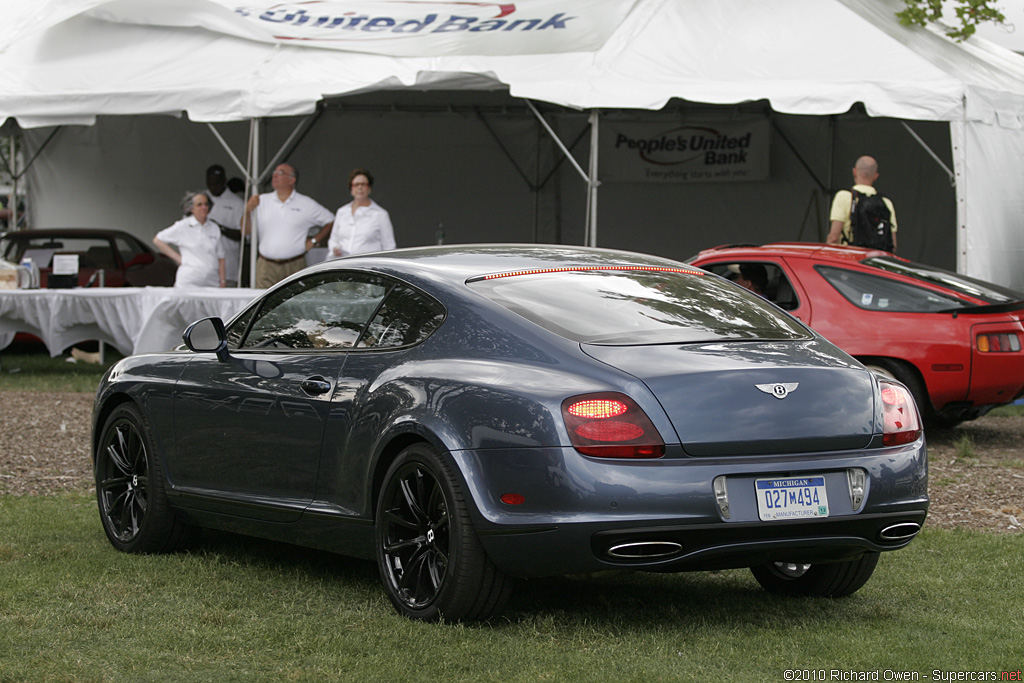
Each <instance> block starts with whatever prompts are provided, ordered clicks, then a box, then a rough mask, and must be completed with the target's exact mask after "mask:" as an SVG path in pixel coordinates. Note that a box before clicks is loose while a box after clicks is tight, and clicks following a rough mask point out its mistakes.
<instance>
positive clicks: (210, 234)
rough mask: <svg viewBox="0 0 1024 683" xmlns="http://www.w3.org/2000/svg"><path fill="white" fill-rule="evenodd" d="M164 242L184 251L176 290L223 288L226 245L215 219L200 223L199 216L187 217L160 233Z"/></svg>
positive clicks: (157, 235)
mask: <svg viewBox="0 0 1024 683" xmlns="http://www.w3.org/2000/svg"><path fill="white" fill-rule="evenodd" d="M156 237H157V239H158V240H160V241H161V242H167V243H168V244H173V245H174V246H176V247H177V248H178V251H179V252H181V265H180V266H178V272H177V273H176V274H175V275H174V286H175V287H218V286H220V259H222V258H224V243H223V242H222V241H221V235H220V228H218V227H217V224H216V223H214V222H213V221H211V220H207V221H206V223H203V224H200V223H199V221H198V220H196V217H195V216H185V217H184V218H182V219H181V220H180V221H178V222H177V223H175V224H174V225H172V226H170V227H167V228H164V229H163V230H161V231H160V232H158V233H157V234H156Z"/></svg>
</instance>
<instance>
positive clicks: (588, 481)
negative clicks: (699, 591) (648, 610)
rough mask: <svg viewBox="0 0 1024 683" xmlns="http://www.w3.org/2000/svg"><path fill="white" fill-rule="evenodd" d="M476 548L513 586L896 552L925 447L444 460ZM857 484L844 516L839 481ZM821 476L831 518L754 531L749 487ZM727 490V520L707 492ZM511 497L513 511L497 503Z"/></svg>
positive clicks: (920, 486)
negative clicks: (623, 572) (516, 581)
mask: <svg viewBox="0 0 1024 683" xmlns="http://www.w3.org/2000/svg"><path fill="white" fill-rule="evenodd" d="M452 455H453V457H454V458H455V459H456V461H457V463H458V465H459V470H460V472H461V473H462V475H463V477H464V480H465V484H466V488H467V490H468V491H469V492H470V498H471V500H472V502H473V505H472V506H471V510H472V511H473V514H474V523H475V525H476V528H477V530H478V532H479V535H480V538H481V542H482V543H483V545H484V547H485V549H486V550H487V552H488V554H489V556H490V557H491V559H492V560H493V561H494V562H495V563H496V564H497V565H498V566H499V567H500V568H501V569H502V570H504V571H505V572H507V573H509V574H511V575H514V576H549V575H557V574H569V573H581V572H593V571H601V570H607V569H612V568H634V569H644V570H651V571H690V570H706V569H721V568H730V567H746V566H753V565H757V564H761V563H764V562H768V561H788V562H811V563H813V562H826V561H840V560H844V559H851V558H855V557H857V556H859V555H861V554H863V553H864V552H881V551H888V550H896V549H899V548H902V547H904V546H906V545H907V544H908V543H910V541H911V540H912V539H913V537H914V536H915V535H916V533H917V531H918V530H919V529H920V527H921V525H922V524H923V523H924V520H925V517H926V515H927V510H928V494H927V457H926V452H925V446H924V442H923V440H920V441H918V442H915V443H913V444H908V445H906V446H900V447H896V448H887V449H865V450H858V451H851V452H843V453H837V454H827V455H822V454H801V455H792V456H777V455H774V456H771V457H748V456H744V457H731V458H726V457H722V458H714V459H709V458H700V459H697V458H687V457H677V458H673V457H671V454H670V455H669V456H667V457H666V458H664V459H660V460H657V461H645V462H624V461H619V460H600V459H594V458H587V457H584V456H580V455H579V454H578V453H576V452H575V451H574V450H573V449H571V448H568V449H561V448H554V449H510V450H502V449H495V450H481V451H459V452H455V453H453V454H452ZM851 468H857V469H861V470H863V471H864V472H866V474H867V485H866V490H865V494H864V498H863V501H862V502H861V503H860V504H859V505H858V506H857V507H856V508H854V506H853V503H852V500H851V496H850V493H849V485H848V481H847V474H846V472H847V470H848V469H851ZM811 474H814V475H822V476H824V477H825V482H826V488H827V493H828V503H829V516H828V517H824V518H811V519H800V520H785V521H761V520H760V519H759V517H758V512H757V503H756V492H755V486H754V481H755V480H756V479H757V478H760V477H777V476H792V475H801V476H804V475H811ZM720 476H723V477H725V478H726V481H727V484H728V491H729V507H730V516H729V518H725V517H724V516H723V514H722V512H721V510H720V508H719V506H718V503H717V502H716V499H715V493H714V489H713V485H712V482H713V480H714V479H715V477H720ZM506 493H514V494H519V495H520V496H522V498H523V499H524V502H523V503H522V504H520V505H507V504H505V503H502V502H501V500H500V499H501V496H502V495H504V494H506Z"/></svg>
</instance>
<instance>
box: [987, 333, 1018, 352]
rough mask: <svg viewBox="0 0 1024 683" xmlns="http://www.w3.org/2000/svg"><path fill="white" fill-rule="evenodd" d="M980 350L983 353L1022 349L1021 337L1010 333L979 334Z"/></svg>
mask: <svg viewBox="0 0 1024 683" xmlns="http://www.w3.org/2000/svg"><path fill="white" fill-rule="evenodd" d="M978 350H979V351H981V352H982V353H1009V352H1014V351H1020V339H1018V338H1017V335H1015V334H1013V333H1012V332H1010V333H1003V334H979V335H978Z"/></svg>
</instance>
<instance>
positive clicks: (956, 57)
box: [0, 0, 1024, 289]
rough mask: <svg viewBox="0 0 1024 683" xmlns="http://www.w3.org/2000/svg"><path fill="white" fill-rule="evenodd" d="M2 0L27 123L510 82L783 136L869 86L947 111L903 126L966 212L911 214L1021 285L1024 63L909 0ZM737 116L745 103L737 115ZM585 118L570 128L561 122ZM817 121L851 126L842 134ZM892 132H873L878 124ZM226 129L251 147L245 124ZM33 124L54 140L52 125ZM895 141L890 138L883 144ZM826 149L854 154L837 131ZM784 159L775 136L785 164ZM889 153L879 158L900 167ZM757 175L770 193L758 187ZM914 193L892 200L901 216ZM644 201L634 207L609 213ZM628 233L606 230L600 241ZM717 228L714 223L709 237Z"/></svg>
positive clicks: (874, 102) (303, 106) (1, 76)
mask: <svg viewBox="0 0 1024 683" xmlns="http://www.w3.org/2000/svg"><path fill="white" fill-rule="evenodd" d="M5 4H8V5H11V7H8V8H5V13H6V18H7V21H6V24H5V27H4V31H5V32H4V34H3V35H2V38H0V119H4V118H15V119H16V120H17V122H18V123H19V124H20V126H21V127H22V128H23V129H33V128H44V127H50V126H55V125H65V124H93V123H96V122H97V121H100V122H101V123H102V122H103V120H104V119H103V117H105V116H108V115H140V114H174V115H178V114H180V112H185V113H186V115H187V118H188V120H189V121H192V122H227V121H245V120H251V119H256V118H260V117H287V116H296V115H303V114H310V113H312V112H314V111H316V110H317V105H318V103H322V102H324V101H325V100H330V99H331V98H336V97H340V96H348V97H351V96H358V95H360V94H362V93H372V92H381V91H409V90H445V91H452V90H479V91H483V90H490V89H503V88H507V91H508V93H509V95H511V97H513V98H524V99H527V100H535V101H538V102H546V103H553V104H557V105H563V106H565V107H568V108H570V110H569V111H568V112H567V113H566V114H565V115H564V118H565V119H571V118H572V114H571V111H572V110H584V111H588V112H591V111H603V110H614V112H613V113H612V114H610V115H609V117H610V118H612V119H614V118H615V116H616V115H620V114H621V113H622V112H623V111H627V110H631V109H639V110H652V111H655V110H661V109H662V108H663V107H665V105H666V104H670V103H678V102H679V101H685V102H688V103H706V104H712V105H736V104H740V103H751V102H755V103H756V102H761V101H763V102H766V103H767V105H769V106H770V109H771V111H772V112H773V113H775V114H779V115H784V117H788V118H783V119H782V120H781V123H780V122H779V121H778V120H775V119H773V125H774V126H775V127H776V130H777V131H780V132H781V130H783V129H785V128H786V126H787V125H790V124H793V123H794V122H797V121H799V122H801V123H802V122H803V121H804V119H803V118H801V117H828V116H838V115H844V114H845V113H846V112H849V111H850V110H851V108H852V107H854V105H855V104H856V103H863V109H864V111H865V112H866V114H867V115H869V116H871V117H878V118H877V119H875V120H878V121H883V120H889V121H893V120H903V121H910V122H916V121H919V122H941V126H942V129H943V130H948V135H946V136H945V138H946V139H945V140H944V141H941V142H940V145H938V146H942V144H941V143H944V144H945V145H948V147H945V148H944V149H938V150H937V149H936V147H937V146H936V145H935V144H934V142H933V141H932V140H931V138H934V137H935V135H934V128H933V127H932V126H934V125H935V124H911V125H910V129H909V130H908V131H907V133H906V137H907V138H908V139H909V137H910V136H911V134H915V131H916V134H917V136H918V137H922V138H925V139H926V141H927V142H928V143H929V144H928V147H929V148H930V149H931V150H932V152H931V154H933V155H934V157H936V159H937V160H938V162H939V163H943V162H945V161H947V159H948V160H951V162H952V169H949V174H950V175H951V176H952V177H953V178H954V179H955V195H953V198H954V201H955V216H956V218H955V228H953V229H950V228H949V227H946V226H935V225H927V224H923V223H919V224H918V225H917V226H915V227H916V230H918V231H919V233H920V234H922V235H924V236H925V237H931V238H932V239H946V240H948V241H950V242H952V243H955V252H956V254H955V264H956V266H957V268H958V270H960V271H961V272H965V273H967V274H970V275H975V276H979V277H983V278H986V279H991V280H994V281H997V282H1001V283H1004V284H1007V285H1011V286H1014V287H1016V288H1018V289H1024V272H1022V271H1021V269H1019V268H1018V264H1019V263H1020V257H1021V253H1022V249H1024V234H1022V231H1020V230H1017V229H1016V224H1015V222H1016V218H1017V216H1019V215H1020V214H1021V212H1020V206H1019V204H1020V203H1021V200H1020V199H1018V197H1020V196H1021V194H1022V193H1021V189H1022V186H1024V182H1022V181H1024V168H1022V166H1021V164H1020V163H1019V161H1018V160H1019V159H1021V158H1022V155H1024V125H1022V124H1024V106H1022V105H1024V59H1022V58H1021V57H1019V56H1017V55H1015V54H1013V53H1011V52H1009V51H1006V50H1003V49H1001V48H998V47H996V46H994V45H991V44H989V43H986V42H984V41H978V40H974V39H972V40H970V41H968V42H967V43H964V44H957V43H954V42H952V41H950V40H949V39H947V38H945V37H944V36H942V35H941V32H940V31H937V30H925V29H919V28H913V27H903V26H901V25H899V22H898V21H897V19H896V18H895V12H896V11H898V10H899V9H900V8H901V7H902V3H900V2H898V1H897V0H776V1H774V2H753V1H752V0H715V2H707V1H706V0H635V1H633V0H521V1H520V2H517V3H515V4H511V3H507V4H499V3H484V2H473V3H466V2H419V1H416V0H409V1H408V2H402V3H392V2H380V1H376V2H375V1H373V0H349V1H344V0H323V1H322V2H292V3H288V2H284V3H282V2H277V1H270V0H262V1H257V2H251V3H249V4H248V5H246V6H245V7H239V6H237V5H236V3H233V2H230V1H229V0H216V1H214V0H162V1H161V2H150V1H146V0H114V1H104V0H77V1H75V0H63V1H55V0H50V1H46V2H38V3H36V4H34V5H23V4H20V3H14V2H7V3H5ZM396 8H397V9H396ZM211 65H216V66H215V67H211ZM714 115H715V116H719V115H720V113H718V112H716V113H715V114H714ZM652 116H654V118H655V119H656V118H657V115H652ZM666 116H667V115H666ZM734 116H735V110H730V113H728V115H727V117H734ZM97 117H100V118H99V119H97ZM547 118H548V120H551V119H555V118H557V117H553V116H551V115H549V116H548V117H547ZM590 120H591V121H592V123H594V124H597V123H598V120H599V119H598V118H597V117H596V116H591V117H590ZM582 123H584V124H585V123H586V122H585V121H583V122H582ZM121 125H123V124H121ZM132 125H135V124H132ZM138 125H139V126H140V127H144V126H150V125H151V124H138ZM510 125H512V124H510ZM794 125H795V124H794ZM900 125H901V124H900ZM513 127H515V126H514V125H513ZM571 127H572V126H571V125H569V124H565V125H563V126H562V129H561V130H557V131H554V132H556V133H560V134H561V135H563V136H565V135H567V134H570V132H569V129H570V128H571ZM595 127H596V126H595ZM890 127H891V126H890ZM556 128H557V126H556ZM229 129H230V127H229ZM793 130H795V129H790V132H791V133H792V132H793ZM920 131H924V132H923V133H921V132H920ZM123 133H124V131H123V130H121V129H119V131H118V134H119V135H120V134H123ZM800 134H801V135H802V134H803V133H800ZM88 135H89V134H86V136H87V137H88ZM155 135H157V136H158V135H159V133H156V134H155ZM602 135H603V133H602ZM816 135H817V137H820V138H821V139H825V140H828V139H829V138H833V139H834V137H835V136H834V134H833V133H830V132H829V130H823V131H819V132H818V133H816ZM877 135H878V133H877V129H874V130H873V131H872V132H869V133H866V134H865V137H866V138H867V139H872V138H877ZM231 136H233V137H234V139H235V140H236V143H235V145H236V147H239V146H240V147H244V146H245V142H244V132H241V133H240V132H238V131H237V130H236V131H233V132H230V133H229V135H228V137H231ZM791 137H792V136H787V138H791ZM348 138H349V139H350V140H351V136H348ZM33 139H34V141H35V142H34V144H36V145H37V147H42V142H43V141H44V137H43V136H42V135H39V136H36V137H35V138H33ZM76 139H77V138H76ZM150 139H151V138H150ZM157 139H158V138H157ZM891 139H892V136H891V134H887V137H886V141H885V143H884V144H889V142H890V141H891ZM143 144H147V145H148V144H149V143H143ZM355 144H358V140H356V141H355ZM773 144H774V143H773ZM799 144H800V141H799V140H797V141H795V142H794V143H793V146H795V147H796V146H799ZM876 144H883V143H882V141H877V142H876ZM915 144H916V143H915ZM598 149H599V147H598V146H597V145H592V147H591V149H590V150H589V152H588V151H586V150H584V151H583V154H582V155H581V156H583V157H584V158H585V159H589V161H590V162H591V165H590V166H589V167H588V168H583V167H582V166H584V165H586V161H584V162H583V163H582V164H580V168H579V169H578V171H577V173H578V174H580V175H584V176H587V177H588V179H589V181H590V182H589V184H588V188H589V190H590V194H589V196H588V197H586V205H587V206H588V207H589V208H590V209H591V210H592V214H593V215H596V210H595V209H596V207H597V206H600V207H601V215H602V217H604V216H606V215H608V214H607V211H606V207H605V201H606V200H605V197H606V195H605V194H603V193H604V192H605V191H606V189H608V188H609V186H608V185H607V184H606V185H605V186H604V187H603V188H602V190H601V192H602V195H601V199H602V201H601V202H597V201H596V195H597V183H596V182H594V181H595V180H596V178H597V177H602V178H603V175H599V173H598V172H597V171H596V169H597V167H598V163H600V162H601V160H600V158H599V155H598ZM830 149H831V150H833V151H836V152H837V154H838V151H839V150H837V148H836V146H835V144H832V146H831V147H830ZM815 154H816V153H815V152H812V153H810V154H809V156H812V157H813V156H815ZM830 154H831V152H829V153H823V154H822V155H820V156H825V157H828V158H825V159H824V160H823V161H822V160H820V159H819V162H820V165H821V166H822V167H824V168H826V169H827V173H826V175H828V174H831V173H832V172H833V169H844V168H848V167H849V165H850V162H852V157H844V158H842V159H832V158H831V157H830V156H829V155H830ZM874 155H875V156H878V157H880V160H883V159H884V156H883V154H880V153H877V152H874ZM779 156H780V154H779V153H773V156H772V162H771V163H772V167H773V168H772V170H771V173H772V174H774V173H775V168H774V167H775V164H776V161H775V160H776V159H777V158H778V157H779ZM895 161H898V160H895ZM150 162H152V157H150ZM928 163H929V164H932V165H933V166H934V168H932V169H931V171H932V172H935V173H937V175H938V176H939V177H940V178H944V177H945V172H944V171H942V170H941V166H940V165H939V164H935V163H933V162H928ZM57 166H58V165H57V164H52V165H51V166H50V167H49V168H50V170H51V171H52V175H50V176H48V177H46V178H45V180H46V181H48V182H40V183H37V185H39V186H40V187H39V189H35V188H34V190H33V191H34V192H38V193H48V192H52V191H53V186H54V184H55V183H58V184H59V183H60V182H61V176H60V169H58V168H57ZM893 166H894V163H892V162H890V163H889V166H884V165H883V179H882V180H883V183H884V182H885V181H887V180H889V179H890V178H892V175H887V172H886V170H885V169H886V168H889V169H892V168H893ZM603 168H607V165H604V166H603ZM936 169H938V170H936ZM346 170H347V169H346ZM919 171H920V169H918V168H917V167H915V169H914V170H913V171H911V172H910V173H905V174H904V176H905V177H903V178H902V179H901V180H900V182H901V183H902V185H901V187H902V194H901V195H899V196H900V197H904V196H906V194H907V193H908V190H909V189H915V188H916V189H917V190H918V192H919V194H920V195H922V197H923V198H922V199H921V200H920V201H921V202H923V203H925V204H927V203H931V202H939V201H946V199H944V198H939V197H937V195H936V194H935V191H934V187H935V186H934V184H932V185H929V186H928V187H927V188H925V187H924V186H923V185H922V183H917V182H916V181H917V177H916V176H917V175H918V173H919ZM570 172H571V171H570ZM601 173H603V171H602V172H601ZM122 182H126V181H122ZM303 182H304V183H305V182H306V181H305V180H304V181H303ZM836 182H837V183H838V184H840V185H842V184H844V183H845V179H843V178H842V177H840V178H839V180H838V181H836ZM831 184H832V183H831V182H830V183H829V185H831ZM303 187H305V185H304V186H303ZM947 187H948V183H947ZM664 188H665V186H661V187H660V189H661V190H662V192H664V191H665V189H664ZM634 189H635V188H634ZM670 189H672V190H675V189H676V188H670ZM743 189H744V190H745V191H750V190H753V191H754V195H755V197H756V196H757V188H756V187H755V185H754V184H751V185H747V186H744V188H743ZM135 191H136V192H138V190H135ZM686 191H688V190H683V192H686ZM644 192H646V188H644V189H642V190H639V191H636V192H634V191H633V190H630V192H629V193H628V194H630V195H632V196H634V197H635V196H644V197H646V196H647V195H645V194H644ZM612 193H613V191H612V190H610V189H609V191H608V194H609V195H612ZM767 193H768V194H771V193H772V191H768V192H767ZM696 194H703V192H698V193H696ZM741 197H742V195H741V194H735V195H733V196H731V197H730V198H729V199H728V200H727V202H724V203H728V204H732V203H735V202H736V201H742V199H741ZM341 199H344V198H343V197H342V198H341ZM455 199H457V197H456V198H455ZM608 201H609V202H610V203H613V204H614V203H615V202H616V200H615V199H610V200H608ZM658 201H661V200H651V201H650V202H648V201H646V200H645V205H646V204H648V203H649V204H652V205H657V204H658ZM37 203H38V200H37ZM580 203H581V204H583V201H582V199H581V202H580ZM752 203H753V204H756V203H757V201H756V200H755V201H753V202H752ZM799 203H800V204H802V203H803V198H802V197H801V198H800V200H799ZM906 203H909V202H906ZM906 203H905V204H899V203H898V204H897V210H898V212H899V213H900V214H901V223H905V222H906V221H905V216H906V214H904V213H903V212H901V211H900V209H901V207H902V206H905V205H906ZM801 208H802V207H801ZM541 210H543V209H541ZM636 212H637V207H636V206H635V205H634V206H630V207H623V208H622V209H621V210H619V211H618V212H613V215H615V216H616V217H623V216H625V217H629V216H634V217H635V214H636ZM798 213H799V210H798ZM645 218H647V217H645ZM602 220H604V218H602ZM428 222H429V221H428ZM611 230H613V228H611V227H609V228H608V231H602V232H601V233H599V234H600V235H601V237H600V239H599V242H600V243H601V244H606V243H608V242H607V239H606V237H605V236H606V235H609V234H610V233H609V231H611ZM767 234H768V235H771V234H772V233H771V231H770V230H769V231H768V232H767ZM793 237H796V235H793ZM591 239H592V237H591ZM727 239H728V238H727ZM721 241H726V239H717V240H716V239H715V236H713V235H707V234H704V235H702V236H701V243H702V244H703V246H708V245H710V244H713V243H716V242H721ZM905 243H907V240H904V239H901V244H905ZM611 246H622V245H620V244H617V243H615V242H614V240H613V243H612V244H611ZM648 250H649V249H648ZM919 251H920V252H921V253H924V254H930V253H934V250H928V249H924V250H919ZM674 255H679V254H674ZM683 255H686V254H683Z"/></svg>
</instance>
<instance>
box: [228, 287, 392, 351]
mask: <svg viewBox="0 0 1024 683" xmlns="http://www.w3.org/2000/svg"><path fill="white" fill-rule="evenodd" d="M389 287H390V283H389V282H388V281H386V280H385V279H384V278H381V277H377V276H372V275H362V274H358V273H336V272H331V273H316V274H313V275H310V276H308V277H305V278H303V279H301V280H297V281H295V282H293V283H291V284H289V285H288V286H287V287H284V288H282V289H279V290H277V291H276V292H274V293H272V294H271V295H269V296H268V297H267V298H266V299H265V300H264V302H263V305H262V306H261V307H260V308H259V310H258V311H257V312H256V314H255V315H254V316H253V319H252V323H251V325H249V329H248V331H247V332H245V333H243V334H244V337H243V339H242V342H241V344H240V346H239V348H242V349H260V348H267V349H344V348H352V347H353V346H354V345H355V343H356V340H358V339H359V336H360V335H361V334H362V332H363V328H364V327H366V323H367V322H368V321H369V320H370V318H371V316H373V314H374V312H375V311H376V310H377V307H378V306H379V305H380V303H381V301H382V300H383V299H384V297H385V295H386V294H387V292H388V289H389ZM245 317H246V316H243V317H242V318H245ZM242 318H240V319H239V320H238V321H236V324H235V325H232V330H231V332H229V337H231V336H232V335H233V334H234V333H235V327H236V325H238V324H240V323H242V322H243V320H242Z"/></svg>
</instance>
